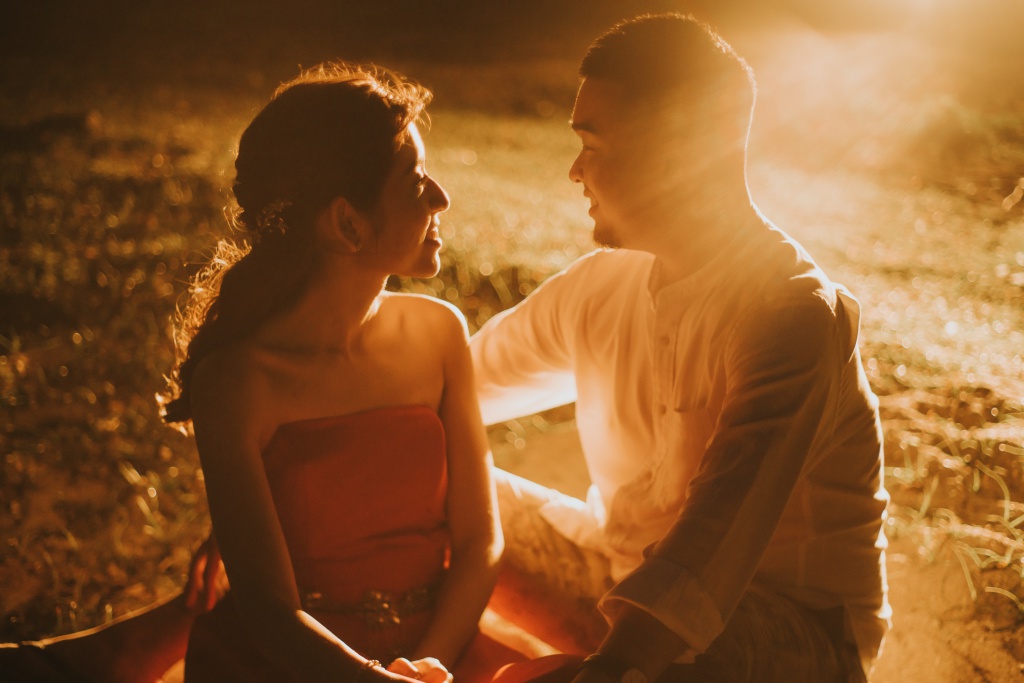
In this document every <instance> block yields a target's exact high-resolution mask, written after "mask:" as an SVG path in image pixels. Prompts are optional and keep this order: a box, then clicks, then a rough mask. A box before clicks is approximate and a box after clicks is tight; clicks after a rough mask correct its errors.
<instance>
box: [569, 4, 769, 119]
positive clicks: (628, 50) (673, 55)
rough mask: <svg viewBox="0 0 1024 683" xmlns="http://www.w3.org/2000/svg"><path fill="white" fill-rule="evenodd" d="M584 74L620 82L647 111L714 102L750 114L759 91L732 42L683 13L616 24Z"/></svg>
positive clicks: (592, 52) (590, 55)
mask: <svg viewBox="0 0 1024 683" xmlns="http://www.w3.org/2000/svg"><path fill="white" fill-rule="evenodd" d="M579 73H580V76H581V77H583V78H596V79H601V80H604V81H610V82H613V83H615V84H617V85H618V86H619V87H621V88H622V92H623V93H624V94H625V95H626V96H627V97H628V98H629V100H630V102H631V103H632V104H634V105H637V106H639V107H642V108H646V107H647V106H650V105H657V104H660V103H663V102H666V101H667V102H671V101H681V100H685V101H687V102H689V103H700V102H702V101H705V100H707V99H714V100H716V101H718V102H720V103H721V102H723V101H727V102H732V103H733V105H734V106H735V107H736V109H735V113H737V114H738V113H741V112H746V113H747V114H749V112H750V108H751V107H752V105H753V100H754V95H755V93H756V90H757V85H756V81H755V80H754V72H753V70H752V69H751V68H750V66H749V65H748V64H747V63H746V61H744V59H743V58H742V57H740V56H739V55H738V54H737V53H736V51H735V50H734V49H733V48H732V46H731V45H729V43H727V42H726V41H725V40H723V39H722V37H721V36H719V35H718V34H717V33H715V31H714V30H712V29H711V27H709V26H708V25H707V24H705V23H703V22H701V21H698V20H697V19H695V18H694V17H693V16H691V15H686V14H678V13H670V14H650V15H643V16H639V17H636V18H634V19H629V20H626V21H622V22H620V23H618V24H616V25H615V26H613V27H612V28H611V29H609V30H608V31H607V32H606V33H604V35H602V36H600V37H599V38H598V39H597V40H595V41H594V42H593V44H591V46H590V49H589V50H588V51H587V54H586V56H585V57H584V58H583V62H582V63H581V64H580V71H579ZM723 96H724V97H723ZM673 98H674V100H673ZM718 106H719V107H720V106H722V105H721V104H719V105H718ZM726 113H727V112H714V114H715V115H716V116H720V115H722V114H726Z"/></svg>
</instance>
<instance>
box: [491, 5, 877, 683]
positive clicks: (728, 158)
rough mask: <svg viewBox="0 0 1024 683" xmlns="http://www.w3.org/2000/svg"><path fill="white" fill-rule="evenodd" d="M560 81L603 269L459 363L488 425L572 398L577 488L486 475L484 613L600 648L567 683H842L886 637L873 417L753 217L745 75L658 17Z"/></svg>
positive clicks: (841, 333)
mask: <svg viewBox="0 0 1024 683" xmlns="http://www.w3.org/2000/svg"><path fill="white" fill-rule="evenodd" d="M580 75H581V76H582V82H581V85H580V88H579V92H578V95H577V98H576V103H575V107H574V110H573V114H572V127H573V129H574V130H575V131H576V133H577V134H578V136H579V138H580V141H581V142H582V150H581V151H580V153H579V156H578V157H577V158H576V160H575V162H574V163H573V165H572V168H571V169H570V171H569V177H570V178H571V179H572V180H573V181H574V182H576V183H579V184H580V185H581V186H582V188H583V194H584V196H585V197H586V198H588V199H589V200H590V205H591V206H590V216H591V217H592V218H593V220H594V237H595V240H596V241H597V242H598V243H599V244H600V245H602V246H605V247H609V248H611V250H604V251H598V252H595V253H593V254H590V255H587V256H585V257H583V258H582V259H580V260H579V261H577V262H576V263H574V264H572V265H571V266H570V267H569V268H567V269H566V270H565V271H563V272H562V273H559V274H558V275H556V276H554V277H552V278H550V279H549V280H548V281H547V282H546V283H545V284H544V285H543V286H541V287H540V288H539V289H538V290H537V291H536V292H534V293H533V294H532V295H531V296H530V297H528V298H527V299H526V300H525V301H524V302H523V303H521V304H520V305H519V306H517V307H515V308H514V309H511V310H509V311H506V312H505V313H503V314H501V315H499V316H496V317H495V318H494V319H492V320H491V321H490V322H489V323H488V324H487V325H485V326H484V328H483V329H482V330H481V331H480V332H479V333H478V334H477V335H476V336H475V337H474V339H473V342H472V348H473V357H474V364H475V366H476V368H477V373H478V378H477V386H478V391H479V395H480V398H481V404H482V406H483V412H484V419H485V421H486V422H488V423H493V422H497V421H501V420H506V419H510V418H513V417H517V416H520V415H523V414H527V413H531V412H535V411H538V410H541V409H545V408H549V407H553V406H556V405H560V404H564V403H568V402H571V401H573V400H575V401H576V418H577V424H578V427H579V432H580V439H581V443H582V446H583V451H584V456H585V458H586V462H587V465H588V469H589V471H590V475H591V479H592V481H593V486H592V487H591V492H590V494H589V495H588V500H587V504H586V505H584V506H581V505H579V504H573V502H572V501H571V500H569V499H567V498H565V497H562V496H559V495H558V494H556V493H554V492H549V491H546V490H543V489H541V488H540V487H537V486H536V485H532V484H531V483H529V482H525V481H524V480H521V479H517V478H515V477H512V476H511V475H508V476H502V477H500V478H499V498H500V505H501V514H502V517H503V520H504V525H505V530H506V541H507V542H506V547H507V553H508V556H509V559H508V564H509V567H508V571H507V572H506V578H505V579H503V580H502V581H500V582H499V590H498V593H497V596H496V599H495V602H494V603H492V604H495V605H496V606H497V607H498V608H499V611H505V612H506V613H509V612H513V613H514V614H513V615H512V616H513V618H518V619H519V620H520V621H524V622H527V625H528V626H530V627H532V628H534V629H535V630H536V631H537V632H538V633H539V634H540V635H543V636H547V637H550V638H551V640H552V641H553V642H555V643H556V644H559V645H562V646H563V647H565V643H566V642H569V643H570V649H572V645H573V642H574V643H575V644H576V645H578V648H577V649H582V650H583V651H584V652H586V651H588V648H589V651H594V652H596V656H594V657H589V658H588V659H587V661H586V663H585V664H584V666H583V668H582V669H581V671H580V673H579V674H578V675H577V676H576V678H575V679H574V681H575V683H609V682H610V681H624V682H626V681H628V682H629V683H634V682H643V681H646V682H648V683H649V682H652V681H654V680H655V679H658V677H659V676H660V675H663V678H662V679H660V680H664V681H689V680H694V681H697V680H700V681H710V680H714V681H719V680H722V681H726V680H728V681H747V680H751V681H754V680H756V681H862V680H864V675H865V672H867V671H869V670H870V667H871V664H872V662H873V660H874V658H875V656H876V654H877V652H878V650H879V647H880V643H881V641H882V638H883V636H884V633H885V630H886V628H887V625H888V618H889V607H888V604H887V600H886V586H885V578H884V547H885V538H884V535H883V534H882V528H881V527H882V520H883V516H884V513H885V507H886V502H887V494H886V492H885V490H884V489H883V487H882V480H881V472H882V453H881V434H880V428H879V420H878V413H877V401H876V399H875V397H874V396H873V395H872V393H871V391H870V389H869V387H868V384H867V379H866V377H865V375H864V372H863V369H862V367H861V363H860V358H859V354H858V352H857V347H856V342H857V327H858V318H859V307H858V305H857V303H856V302H855V301H854V299H853V298H852V297H851V296H850V295H849V294H848V293H847V292H846V291H845V290H843V289H842V288H841V287H839V286H838V285H835V284H833V283H832V282H830V281H829V280H828V279H827V278H826V276H825V274H824V273H823V272H822V271H821V270H820V269H818V267H817V266H816V265H815V264H814V263H813V261H812V260H811V259H810V257H809V256H808V255H807V253H806V252H804V251H803V249H802V248H801V247H800V246H799V245H797V244H796V243H795V242H793V241H792V240H791V239H790V238H789V237H788V236H786V235H785V234H784V233H782V232H780V231H779V230H777V229H776V228H775V227H774V226H772V225H771V224H770V223H769V222H768V221H767V220H766V219H765V218H764V217H763V216H762V215H761V214H760V212H759V211H758V210H757V208H756V207H755V206H754V205H753V204H752V202H751V200H750V198H749V196H748V191H747V186H746V180H745V168H746V166H745V162H746V159H745V149H746V140H747V132H748V129H749V124H750V117H751V112H752V106H753V99H754V93H755V85H754V81H753V74H752V72H751V71H750V69H749V67H748V66H747V65H746V64H745V62H744V61H743V60H742V59H741V58H740V57H738V56H737V55H736V53H735V52H734V51H733V50H732V48H731V47H730V46H729V45H728V44H726V43H725V42H724V41H723V40H722V39H721V38H720V37H718V36H717V35H716V34H715V33H714V32H713V31H711V30H710V29H709V28H708V27H706V26H705V25H703V24H700V23H699V22H697V21H695V20H694V19H692V18H691V17H685V16H681V15H659V16H649V17H642V18H639V19H636V20H632V21H628V22H624V23H622V24H619V25H617V26H616V27H614V28H613V29H611V30H610V31H609V32H608V33H606V34H605V35H603V36H601V37H600V38H599V39H598V40H597V41H596V42H595V43H594V44H593V45H592V46H591V48H590V50H589V52H588V53H587V55H586V57H585V58H584V60H583V63H582V66H581V68H580ZM535 585H546V586H547V587H548V589H547V590H546V591H545V590H543V589H541V590H539V591H537V590H533V589H532V588H530V587H531V586H535ZM609 587H610V590H608V591H607V593H605V594H604V595H603V597H600V601H599V603H598V606H599V608H600V611H601V612H602V613H603V615H604V617H605V618H606V619H607V621H608V623H609V629H608V631H607V634H606V635H604V637H603V639H602V640H600V642H599V643H598V642H596V640H595V638H594V634H595V633H596V634H597V635H598V636H599V635H600V632H599V631H596V630H594V629H593V628H592V627H590V626H588V625H586V623H585V622H586V621H587V620H586V619H582V620H580V619H577V620H576V623H575V625H574V626H572V627H571V628H572V631H573V632H572V633H569V634H566V633H565V632H564V630H565V629H564V628H563V629H562V630H563V633H562V634H561V636H560V635H559V633H558V630H559V627H560V626H561V625H564V624H565V623H568V622H570V621H572V615H571V612H572V611H574V610H578V609H579V608H580V606H581V605H582V606H585V605H586V604H587V601H588V600H592V601H596V599H597V598H598V596H600V595H601V594H602V593H603V592H604V590H605V589H606V588H609ZM531 599H532V600H533V601H534V603H533V604H532V605H529V604H528V605H526V606H523V603H522V601H523V600H531ZM517 604H518V605H519V607H518V609H517V608H516V607H515V606H516V605H517ZM558 606H561V613H560V614H558V613H556V614H555V615H554V616H553V617H551V618H550V619H548V622H549V623H548V627H547V628H546V627H545V624H544V620H543V619H541V618H533V619H532V620H531V619H530V617H529V615H542V614H546V613H549V612H550V611H551V610H552V609H554V610H555V611H556V612H558V611H559V610H558ZM552 623H553V624H555V627H554V628H551V627H550V626H551V624H552ZM588 629H590V630H589V631H588ZM562 636H564V637H562ZM559 637H562V640H561V641H559V640H558V638H559ZM595 647H596V650H594V648H595Z"/></svg>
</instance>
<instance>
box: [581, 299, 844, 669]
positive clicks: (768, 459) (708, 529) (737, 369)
mask: <svg viewBox="0 0 1024 683" xmlns="http://www.w3.org/2000/svg"><path fill="white" fill-rule="evenodd" d="M844 327H845V325H844ZM845 336H846V330H845V329H842V328H841V327H840V325H839V324H838V323H837V321H836V318H835V316H834V313H833V311H832V310H831V309H830V308H829V307H828V306H827V305H826V304H825V303H824V302H823V301H821V300H818V299H812V300H810V301H805V302H801V303H799V304H793V305H788V306H785V307H781V308H777V309H776V310H774V311H771V312H760V313H758V314H757V315H756V316H754V317H751V318H750V319H749V320H747V321H746V322H745V323H744V324H743V325H741V326H740V327H739V328H738V329H737V331H736V332H735V333H734V336H733V338H732V339H731V340H730V341H729V342H728V344H727V349H726V353H727V355H726V361H725V370H726V375H727V379H726V395H725V399H724V403H723V406H722V411H721V414H720V415H719V417H718V422H717V425H716V429H715V432H714V434H713V436H712V438H711V440H710V441H709V444H708V448H707V451H706V453H705V455H704V457H703V458H702V460H701V463H700V465H699V468H698V471H697V474H696V476H695V477H694V479H693V481H692V482H691V483H690V486H689V488H688V491H687V497H686V500H687V502H686V505H685V508H684V509H683V510H682V512H681V514H680V515H679V517H678V518H677V520H676V522H675V523H674V524H673V525H672V527H671V528H670V529H669V531H668V532H667V533H666V534H665V536H664V537H663V538H662V539H661V540H660V541H659V542H658V543H656V544H654V546H652V547H651V548H650V549H649V552H648V553H647V558H646V559H645V561H644V562H643V563H642V564H641V565H640V567H638V568H637V569H636V570H635V571H634V572H633V573H631V574H630V575H628V576H626V577H625V578H624V579H623V580H622V581H621V582H620V583H619V584H618V585H617V586H615V587H614V588H613V589H612V590H611V591H610V592H609V593H608V595H607V596H605V598H604V599H603V600H602V603H601V608H602V611H604V612H605V614H606V616H608V618H609V621H610V622H611V630H610V633H609V635H608V638H607V639H606V640H605V642H604V643H603V644H602V646H601V649H600V650H599V651H600V652H602V653H606V654H609V655H612V656H614V657H615V658H617V659H619V660H620V661H622V662H624V663H628V664H631V665H633V666H636V667H637V668H639V669H640V670H641V671H643V672H644V673H645V674H647V675H648V677H649V678H650V679H651V680H653V679H654V678H655V677H656V676H657V675H658V674H660V672H661V671H662V670H663V669H664V668H665V667H666V666H667V665H668V664H669V663H671V662H672V661H675V660H676V659H677V658H683V659H692V657H694V656H696V654H698V653H700V652H703V651H704V650H706V649H707V647H708V646H709V645H710V643H711V642H712V641H713V640H714V639H715V638H716V637H717V636H718V635H719V634H720V633H721V631H722V630H723V629H724V626H725V622H726V621H727V620H728V618H729V616H730V615H731V614H732V611H733V610H734V609H735V607H736V604H737V603H738V602H739V600H740V598H741V597H742V595H743V593H744V592H745V591H746V589H747V586H748V585H749V582H750V580H751V579H752V577H753V576H754V573H755V572H756V570H757V567H758V565H759V563H760V560H761V557H762V555H763V554H764V551H765V549H766V548H767V545H768V542H769V540H770V538H771V536H772V534H773V532H774V530H775V527H776V526H777V524H778V521H779V519H780V517H781V515H782V512H783V510H784V508H785V506H786V503H787V502H788V500H789V497H790V494H791V493H792V491H793V488H794V486H795V484H796V483H797V481H798V479H799V477H800V475H801V472H803V470H804V467H805V465H806V463H807V459H808V456H809V454H811V453H812V451H814V449H815V441H816V439H818V438H820V436H821V434H822V433H823V432H824V431H827V427H828V420H829V419H830V418H829V416H830V415H831V414H833V411H834V390H835V388H836V386H837V383H838V378H839V376H840V373H841V371H842V368H843V365H844V363H845V360H846V358H845V357H844V355H843V354H844V350H843V349H844V348H846V346H847V343H846V339H845ZM596 676H600V673H597V674H594V673H590V672H584V673H581V675H580V677H579V678H577V683H585V682H589V681H597V680H601V679H600V678H597V677H596ZM605 680H607V679H605Z"/></svg>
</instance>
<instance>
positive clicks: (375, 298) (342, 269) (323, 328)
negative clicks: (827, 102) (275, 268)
mask: <svg viewBox="0 0 1024 683" xmlns="http://www.w3.org/2000/svg"><path fill="white" fill-rule="evenodd" d="M386 284H387V275H383V274H380V273H370V272H368V271H366V270H363V269H361V268H359V267H357V266H355V264H353V263H351V262H346V263H322V264H321V266H320V267H319V268H318V269H317V272H316V273H315V274H314V275H313V276H312V278H311V279H310V283H309V286H308V287H307V289H306V291H305V293H303V294H302V296H300V297H299V300H298V301H297V302H296V304H295V306H293V307H292V308H291V309H290V310H288V311H286V312H285V313H283V314H282V315H280V316H277V317H275V318H273V319H272V320H270V321H269V322H268V323H267V324H266V325H265V326H264V328H263V329H262V330H261V331H260V333H259V334H258V335H257V341H259V342H260V343H261V344H263V345H265V346H268V347H271V348H274V349H277V350H283V351H292V352H297V353H303V354H330V355H339V354H340V355H345V356H350V355H355V354H358V353H359V351H360V349H361V348H362V346H363V344H362V342H363V339H364V336H365V333H366V330H367V329H368V326H369V325H371V324H372V322H373V319H374V317H375V315H376V314H377V309H378V307H379V303H380V295H381V293H382V292H383V291H384V287H385V285H386Z"/></svg>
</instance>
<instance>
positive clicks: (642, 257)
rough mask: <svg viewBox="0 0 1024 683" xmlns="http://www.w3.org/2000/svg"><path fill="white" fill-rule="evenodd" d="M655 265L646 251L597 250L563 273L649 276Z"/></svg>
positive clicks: (582, 257) (584, 256) (652, 257)
mask: <svg viewBox="0 0 1024 683" xmlns="http://www.w3.org/2000/svg"><path fill="white" fill-rule="evenodd" d="M653 263H654V255H653V254H649V253H647V252H645V251H634V250H631V249H595V250H594V251H591V252H589V253H586V254H584V255H583V256H580V257H579V258H578V259H576V260H575V261H573V262H572V263H571V264H569V265H568V266H567V267H566V268H565V269H564V270H563V271H562V272H563V273H573V274H579V276H584V275H587V276H590V275H595V274H599V275H601V276H604V275H607V274H609V273H616V274H618V273H623V274H625V273H629V272H635V273H643V274H644V275H646V274H648V273H649V272H650V269H651V265H652V264H653Z"/></svg>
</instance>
